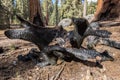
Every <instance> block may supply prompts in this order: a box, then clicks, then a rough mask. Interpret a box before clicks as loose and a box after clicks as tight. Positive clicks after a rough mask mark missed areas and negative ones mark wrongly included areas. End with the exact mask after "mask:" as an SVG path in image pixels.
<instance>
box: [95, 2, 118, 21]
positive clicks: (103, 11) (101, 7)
mask: <svg viewBox="0 0 120 80" xmlns="http://www.w3.org/2000/svg"><path fill="white" fill-rule="evenodd" d="M119 18H120V0H98V4H97V10H96V13H95V18H94V19H93V21H98V20H111V19H119Z"/></svg>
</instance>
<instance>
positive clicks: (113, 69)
mask: <svg viewBox="0 0 120 80" xmlns="http://www.w3.org/2000/svg"><path fill="white" fill-rule="evenodd" d="M102 29H106V30H108V31H110V32H112V33H113V34H112V36H111V39H112V40H116V41H119V42H120V26H114V27H109V28H108V27H106V28H102ZM3 32H4V31H0V47H3V48H4V53H1V54H0V80H120V50H119V49H115V48H111V47H108V46H103V45H100V44H99V45H97V46H96V49H97V50H98V51H101V52H102V51H104V50H108V52H109V53H110V54H111V55H112V56H113V57H114V58H115V60H114V61H113V62H111V61H106V62H102V65H103V68H99V67H96V66H95V64H94V63H90V62H82V61H81V62H74V61H72V62H64V63H62V64H59V65H55V66H47V67H44V68H40V67H39V66H36V65H35V63H33V62H24V63H23V62H19V61H17V56H18V55H19V54H27V52H29V50H30V49H31V48H33V47H36V46H35V45H34V44H32V43H29V42H27V41H22V40H10V39H8V38H7V37H5V36H4V34H3Z"/></svg>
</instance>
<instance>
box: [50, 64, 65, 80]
mask: <svg viewBox="0 0 120 80" xmlns="http://www.w3.org/2000/svg"><path fill="white" fill-rule="evenodd" d="M65 65H66V64H64V65H63V67H62V68H61V69H60V71H59V72H58V73H57V74H56V75H54V76H52V77H51V79H50V80H57V79H58V78H59V77H60V75H61V73H62V71H63V70H64V67H65Z"/></svg>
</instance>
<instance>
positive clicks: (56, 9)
mask: <svg viewBox="0 0 120 80" xmlns="http://www.w3.org/2000/svg"><path fill="white" fill-rule="evenodd" d="M55 17H56V18H55V19H56V20H55V24H56V25H58V0H55Z"/></svg>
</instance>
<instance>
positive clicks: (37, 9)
mask: <svg viewBox="0 0 120 80" xmlns="http://www.w3.org/2000/svg"><path fill="white" fill-rule="evenodd" d="M29 8H30V21H31V22H32V23H34V24H36V25H38V26H43V27H44V26H45V24H44V22H43V15H42V11H41V6H40V0H29Z"/></svg>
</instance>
